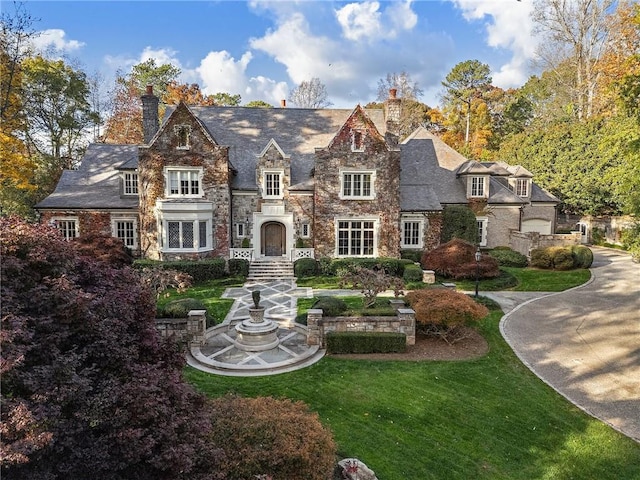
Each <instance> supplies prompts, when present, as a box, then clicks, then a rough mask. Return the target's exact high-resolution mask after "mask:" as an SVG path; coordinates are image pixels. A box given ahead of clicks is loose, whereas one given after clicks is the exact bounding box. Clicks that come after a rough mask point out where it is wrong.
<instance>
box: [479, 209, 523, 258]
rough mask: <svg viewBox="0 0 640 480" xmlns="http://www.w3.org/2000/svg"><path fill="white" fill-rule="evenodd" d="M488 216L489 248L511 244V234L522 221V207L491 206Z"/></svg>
mask: <svg viewBox="0 0 640 480" xmlns="http://www.w3.org/2000/svg"><path fill="white" fill-rule="evenodd" d="M486 217H487V224H488V225H487V245H486V247H487V248H495V247H499V246H504V245H509V236H510V233H511V231H512V230H513V229H517V228H518V226H519V223H520V209H519V207H518V206H516V205H513V206H506V207H502V206H501V207H495V206H492V207H490V208H489V212H488V214H487V215H486Z"/></svg>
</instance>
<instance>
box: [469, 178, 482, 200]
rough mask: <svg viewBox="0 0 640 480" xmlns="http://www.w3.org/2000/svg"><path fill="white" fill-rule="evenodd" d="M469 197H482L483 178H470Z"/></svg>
mask: <svg viewBox="0 0 640 480" xmlns="http://www.w3.org/2000/svg"><path fill="white" fill-rule="evenodd" d="M471 196H472V197H484V196H485V195H484V177H471Z"/></svg>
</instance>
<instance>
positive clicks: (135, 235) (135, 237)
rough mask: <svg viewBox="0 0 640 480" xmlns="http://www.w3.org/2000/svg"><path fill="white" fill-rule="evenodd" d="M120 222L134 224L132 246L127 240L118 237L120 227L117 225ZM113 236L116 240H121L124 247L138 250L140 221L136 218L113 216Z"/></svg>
mask: <svg viewBox="0 0 640 480" xmlns="http://www.w3.org/2000/svg"><path fill="white" fill-rule="evenodd" d="M118 222H126V223H132V224H133V243H132V244H131V245H127V242H126V239H125V238H121V237H118V225H117V224H118ZM111 236H113V237H115V238H120V239H121V240H122V241H123V242H124V245H125V246H126V247H127V248H131V249H132V250H135V249H137V248H138V219H137V218H136V217H119V216H112V217H111Z"/></svg>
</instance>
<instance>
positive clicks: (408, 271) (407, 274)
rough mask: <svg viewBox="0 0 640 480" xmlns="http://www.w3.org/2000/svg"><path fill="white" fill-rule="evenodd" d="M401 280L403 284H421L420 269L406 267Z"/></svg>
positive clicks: (413, 266)
mask: <svg viewBox="0 0 640 480" xmlns="http://www.w3.org/2000/svg"><path fill="white" fill-rule="evenodd" d="M402 279H403V280H404V281H405V283H411V282H421V281H422V268H421V267H420V266H419V265H414V264H412V265H407V266H406V267H405V268H404V274H403V275H402Z"/></svg>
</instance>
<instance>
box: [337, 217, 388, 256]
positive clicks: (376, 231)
mask: <svg viewBox="0 0 640 480" xmlns="http://www.w3.org/2000/svg"><path fill="white" fill-rule="evenodd" d="M340 222H349V224H350V225H349V228H348V231H349V232H353V231H358V230H352V223H353V222H372V223H373V229H372V231H373V238H372V240H373V245H372V252H371V253H370V254H362V253H361V254H355V255H354V254H351V248H352V245H351V244H350V245H348V246H347V248H348V250H349V253H348V254H341V253H340V231H341V229H340ZM334 228H335V233H334V241H335V249H334V256H335V257H336V258H355V257H362V258H372V257H377V256H378V236H379V230H380V218H378V217H352V218H344V217H336V218H335V219H334ZM367 230H368V229H367ZM359 231H364V226H363V227H361V229H360V230H359ZM348 240H349V242H350V243H352V240H353V238H352V235H351V234H349V238H348ZM364 246H365V241H364V237H363V236H361V237H360V247H364Z"/></svg>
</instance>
